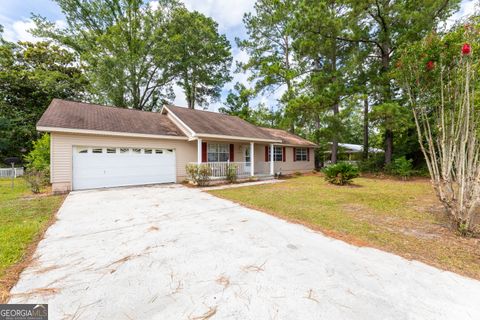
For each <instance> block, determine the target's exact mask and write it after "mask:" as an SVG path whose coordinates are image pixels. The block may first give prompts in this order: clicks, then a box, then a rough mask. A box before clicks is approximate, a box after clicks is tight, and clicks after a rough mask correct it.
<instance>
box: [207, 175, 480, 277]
mask: <svg viewBox="0 0 480 320" xmlns="http://www.w3.org/2000/svg"><path fill="white" fill-rule="evenodd" d="M210 193H211V194H213V195H216V196H219V197H223V198H226V199H230V200H233V201H235V202H238V203H241V204H244V205H246V206H249V207H252V208H256V209H259V210H262V211H264V212H266V213H270V214H273V215H276V216H278V217H281V218H283V219H286V220H289V221H292V222H296V223H302V224H304V225H307V226H309V227H311V228H313V229H316V230H320V231H322V232H324V233H326V234H327V235H329V236H332V237H335V238H339V239H342V240H345V241H347V242H350V243H353V244H356V245H364V246H371V247H376V248H379V249H382V250H385V251H390V252H394V253H396V254H399V255H401V256H404V257H406V258H408V259H416V260H420V261H423V262H425V263H428V264H431V265H434V266H437V267H439V268H442V269H445V270H450V271H454V272H457V273H460V274H464V275H467V276H470V277H474V278H477V279H480V246H479V242H478V239H468V238H463V237H461V236H459V235H457V234H456V233H455V231H453V230H452V229H451V228H450V222H449V221H448V219H447V218H446V217H445V215H444V213H443V210H442V207H441V206H440V204H439V203H438V201H437V200H436V199H435V196H434V194H433V190H432V187H431V185H430V182H429V181H427V180H423V179H422V180H414V181H405V182H404V181H399V180H394V179H374V178H359V179H356V180H355V184H354V185H352V186H334V185H330V184H328V183H327V182H325V181H324V179H323V177H322V176H320V175H313V176H304V177H298V178H292V179H288V180H287V181H284V182H281V183H277V184H265V185H258V186H251V187H241V188H233V189H224V190H213V191H210Z"/></svg>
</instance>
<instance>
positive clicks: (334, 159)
mask: <svg viewBox="0 0 480 320" xmlns="http://www.w3.org/2000/svg"><path fill="white" fill-rule="evenodd" d="M338 113H339V108H338V103H335V104H334V105H333V117H334V118H335V119H336V118H337V117H338ZM330 160H331V161H332V163H337V161H338V137H337V134H336V133H334V134H333V138H332V158H331V159H330Z"/></svg>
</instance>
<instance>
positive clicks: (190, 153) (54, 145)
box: [50, 132, 197, 191]
mask: <svg viewBox="0 0 480 320" xmlns="http://www.w3.org/2000/svg"><path fill="white" fill-rule="evenodd" d="M51 139H52V142H51V178H50V179H51V182H52V185H53V189H54V191H69V190H71V184H72V150H73V147H74V146H92V147H129V148H167V149H175V155H176V162H177V163H176V171H177V172H176V174H177V182H181V181H183V180H184V179H185V177H186V173H185V165H186V164H187V163H189V162H193V161H196V158H197V145H196V141H190V142H189V141H186V140H169V139H150V138H134V137H120V136H104V135H93V134H76V133H59V132H52V133H51Z"/></svg>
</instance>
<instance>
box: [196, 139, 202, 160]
mask: <svg viewBox="0 0 480 320" xmlns="http://www.w3.org/2000/svg"><path fill="white" fill-rule="evenodd" d="M197 163H198V164H201V163H202V139H197Z"/></svg>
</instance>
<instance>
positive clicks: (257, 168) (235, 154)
mask: <svg viewBox="0 0 480 320" xmlns="http://www.w3.org/2000/svg"><path fill="white" fill-rule="evenodd" d="M262 151H263V152H262ZM267 151H268V159H267V156H264V155H263V153H267ZM273 153H274V144H265V143H263V144H262V143H255V142H252V141H235V142H231V141H228V142H225V141H210V140H209V141H205V140H202V139H198V140H197V162H195V164H202V165H207V166H208V167H209V168H210V172H211V179H212V180H222V179H226V177H227V173H228V171H229V170H232V168H234V169H233V170H235V172H236V175H237V177H238V178H239V179H246V178H249V177H256V178H270V177H273V176H274V175H275V162H274V157H270V154H273ZM260 155H261V156H260Z"/></svg>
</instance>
